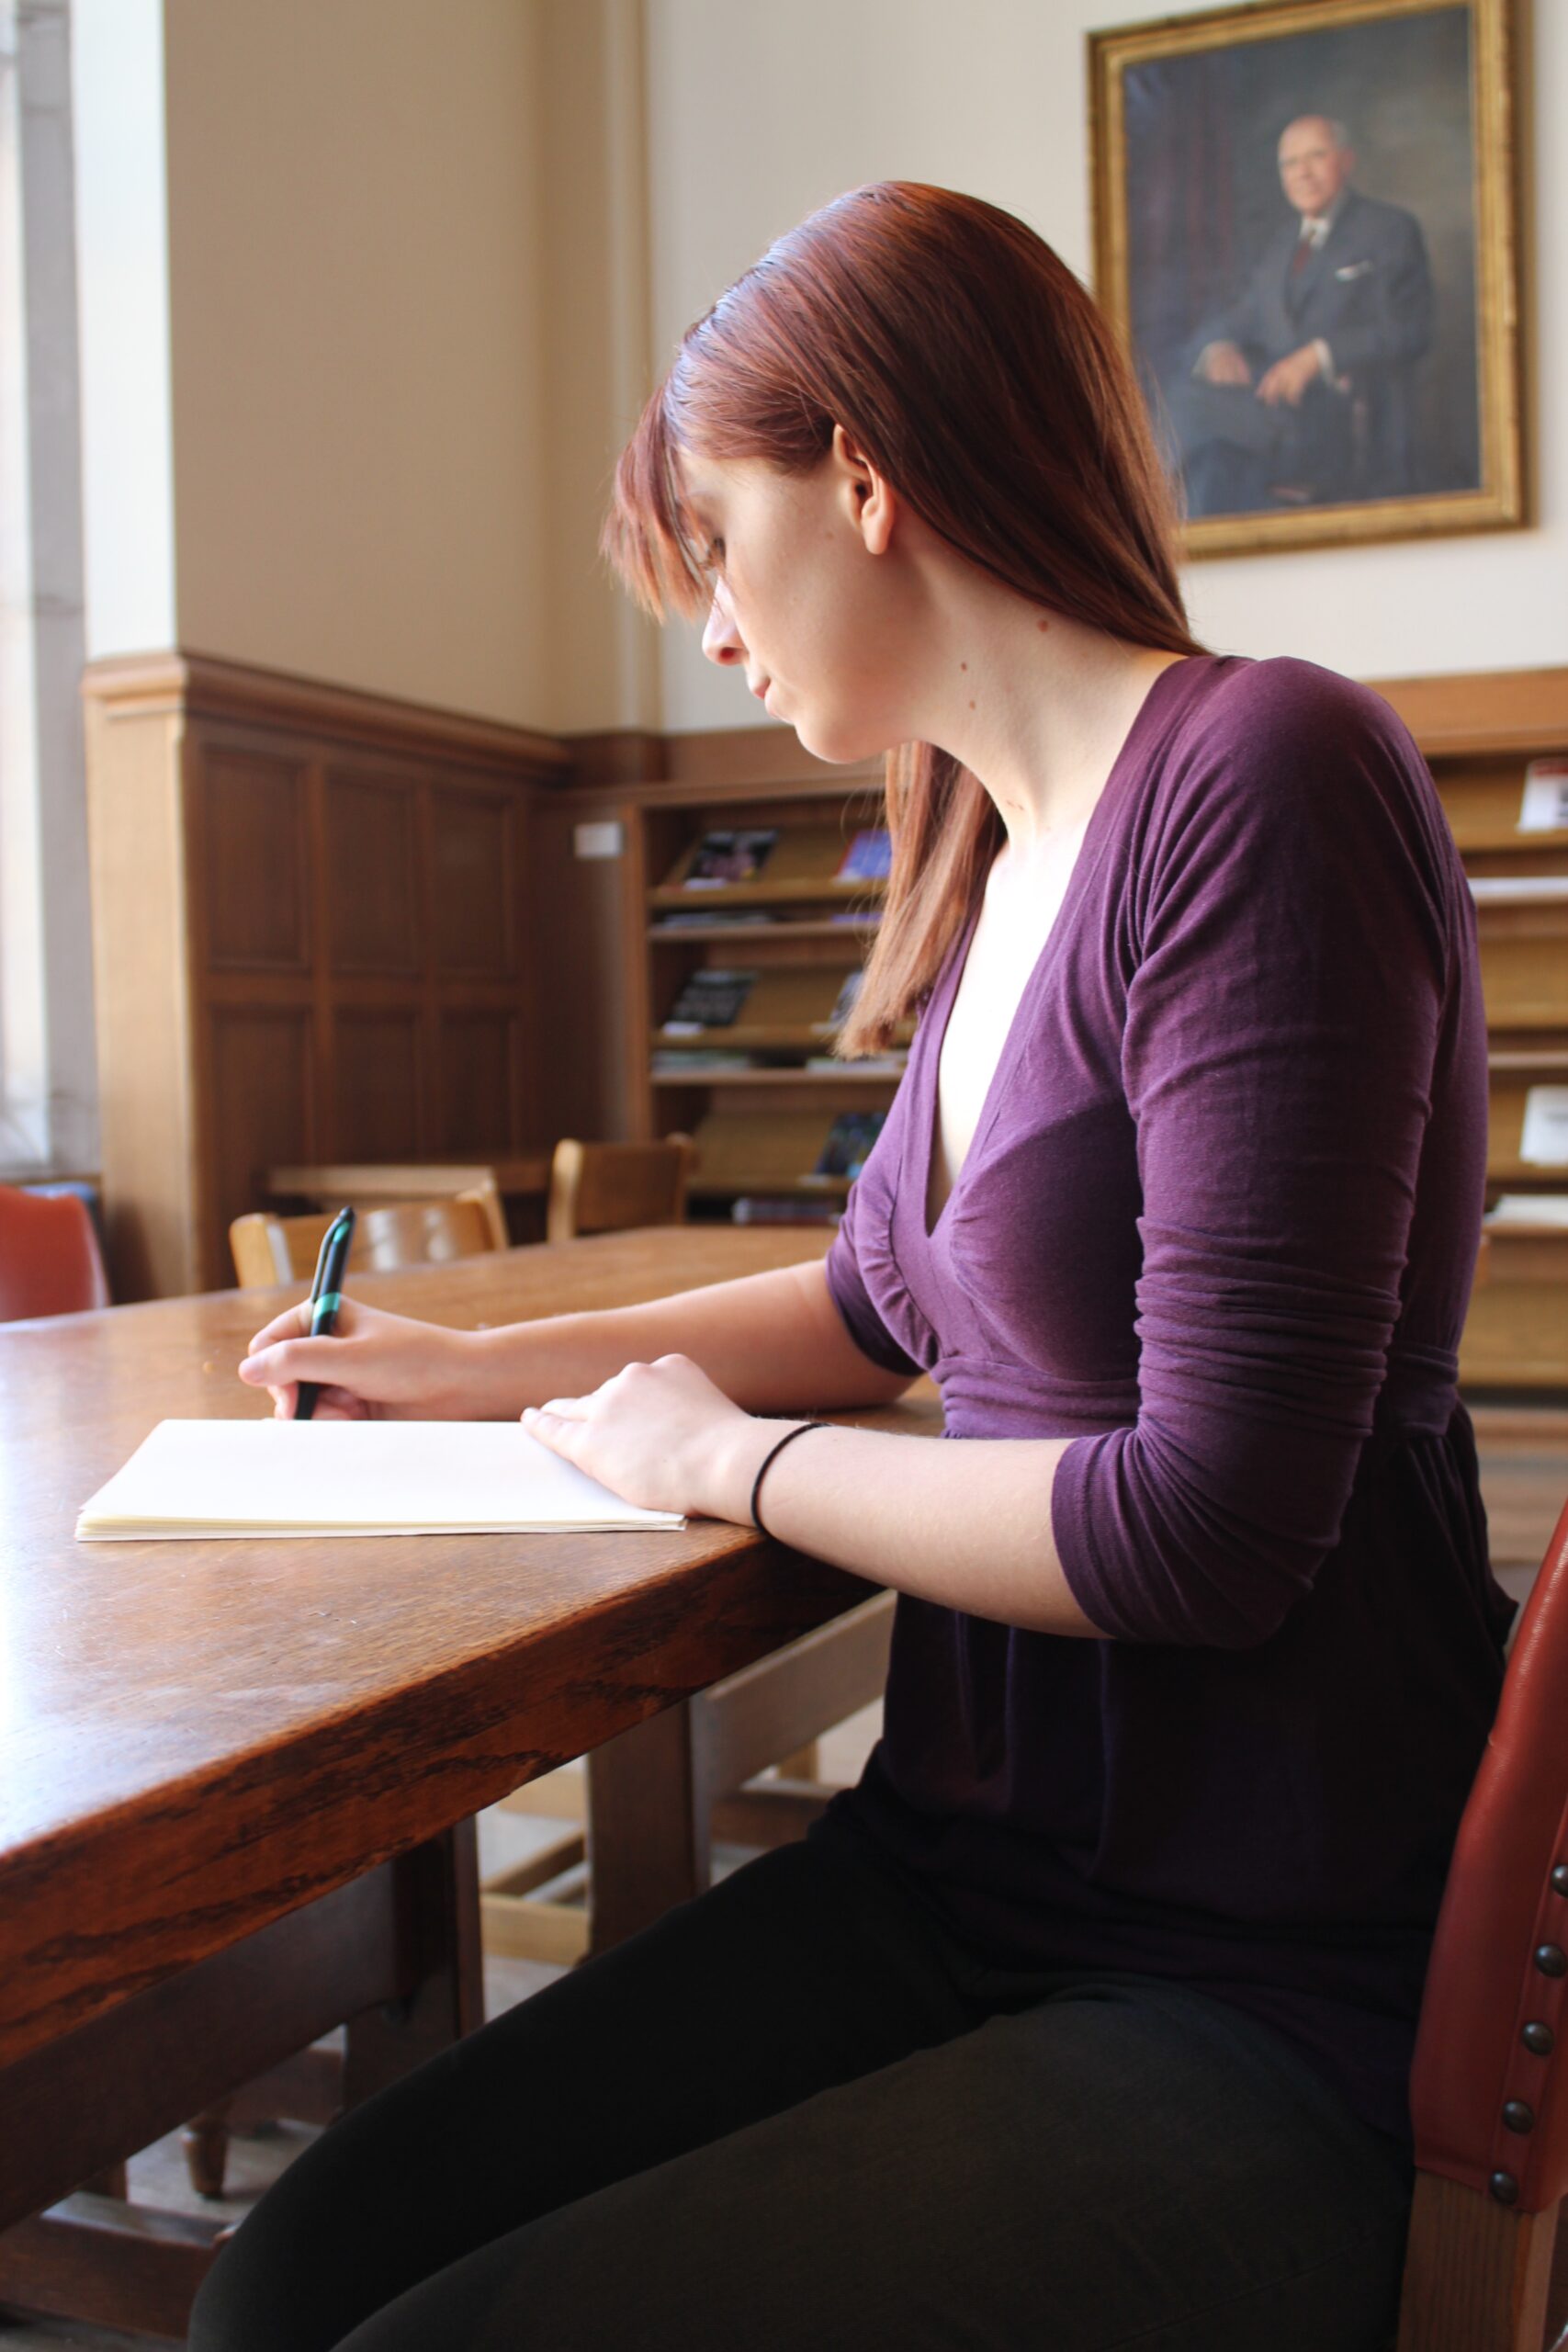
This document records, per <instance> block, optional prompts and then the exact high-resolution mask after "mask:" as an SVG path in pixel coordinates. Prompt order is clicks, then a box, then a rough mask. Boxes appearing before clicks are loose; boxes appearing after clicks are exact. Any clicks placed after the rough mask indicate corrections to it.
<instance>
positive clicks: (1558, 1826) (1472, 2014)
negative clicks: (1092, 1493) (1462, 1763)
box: [1399, 1509, 1568, 2352]
mask: <svg viewBox="0 0 1568 2352" xmlns="http://www.w3.org/2000/svg"><path fill="white" fill-rule="evenodd" d="M1565 2035H1568V1509H1565V1510H1563V1513H1562V1518H1561V1519H1560V1520H1559V1521H1558V1522H1557V1529H1556V1532H1555V1533H1554V1535H1553V1536H1552V1539H1551V1544H1549V1545H1548V1547H1547V1553H1546V1559H1545V1563H1544V1565H1543V1566H1542V1568H1541V1571H1540V1576H1539V1577H1537V1579H1536V1583H1535V1586H1534V1589H1532V1591H1531V1593H1530V1597H1529V1602H1528V1603H1527V1605H1526V1608H1525V1612H1524V1616H1523V1618H1522V1620H1521V1621H1520V1623H1519V1626H1518V1630H1517V1633H1516V1634H1515V1637H1514V1644H1513V1648H1512V1651H1511V1653H1510V1655H1509V1660H1508V1671H1507V1675H1506V1679H1505V1681H1504V1684H1503V1696H1502V1700H1501V1702H1500V1704H1499V1706H1498V1710H1497V1720H1496V1723H1495V1725H1494V1727H1493V1730H1492V1735H1491V1737H1490V1738H1489V1740H1488V1741H1487V1744H1486V1752H1485V1755H1484V1756H1483V1758H1482V1763H1481V1769H1480V1770H1479V1772H1478V1773H1477V1774H1476V1778H1475V1784H1474V1787H1473V1788H1472V1791H1471V1794H1470V1801H1469V1803H1468V1804H1467V1805H1466V1807H1465V1811H1464V1818H1463V1820H1462V1822H1461V1825H1460V1833H1459V1839H1458V1843H1457V1844H1456V1846H1455V1849H1454V1857H1453V1861H1452V1864H1451V1866H1450V1871H1449V1880H1448V1885H1447V1887H1446V1889H1445V1891H1444V1894H1443V1905H1442V1910H1441V1913H1440V1915H1439V1917H1438V1932H1437V1938H1436V1940H1435V1942H1434V1945H1433V1950H1432V1963H1431V1968H1430V1970H1429V1972H1428V1974H1427V1991H1426V1997H1425V1999H1424V2001H1423V2003H1422V2007H1421V2025H1420V2031H1419V2034H1418V2036H1417V2039H1416V2065H1415V2072H1414V2075H1413V2077H1412V2081H1411V2111H1412V2116H1413V2118H1414V2121H1415V2127H1416V2201H1415V2206H1414V2209H1413V2211H1412V2214H1411V2222H1410V2238H1409V2246H1408V2252H1407V2256H1406V2262H1405V2273H1404V2295H1403V2298H1402V2301H1401V2305H1400V2328H1399V2352H1544V2347H1546V2346H1550V2345H1553V2344H1555V2343H1556V2341H1557V2338H1558V2335H1559V2334H1560V2333H1561V2331H1562V2328H1563V2327H1564V2326H1565V2325H1568V2232H1562V2233H1560V2228H1559V2224H1560V2222H1561V2220H1562V2199H1563V2194H1564V2191H1565V2190H1568V2052H1564V2051H1563V2049H1562V2047H1560V2045H1562V2042H1563V2040H1564V2036H1565ZM1554 2271H1555V2277H1554Z"/></svg>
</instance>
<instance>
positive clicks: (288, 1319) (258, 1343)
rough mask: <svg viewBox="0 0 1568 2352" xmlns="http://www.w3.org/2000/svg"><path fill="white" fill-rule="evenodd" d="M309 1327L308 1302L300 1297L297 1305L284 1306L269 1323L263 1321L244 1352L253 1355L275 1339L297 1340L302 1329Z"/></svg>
mask: <svg viewBox="0 0 1568 2352" xmlns="http://www.w3.org/2000/svg"><path fill="white" fill-rule="evenodd" d="M309 1329H310V1300H309V1299H308V1298H302V1299H301V1300H300V1301H299V1305H298V1306H286V1307H285V1308H284V1310H283V1312H282V1314H281V1315H275V1316H274V1317H273V1318H272V1321H271V1322H270V1323H264V1324H263V1325H262V1327H261V1329H260V1330H259V1331H258V1332H257V1333H256V1335H255V1337H254V1340H252V1341H251V1344H250V1346H249V1347H248V1348H247V1349H246V1351H245V1353H246V1354H247V1355H252V1356H254V1354H255V1353H256V1351H257V1350H258V1349H260V1348H270V1347H271V1346H272V1344H273V1342H274V1341H275V1340H297V1339H298V1338H299V1335H300V1333H301V1332H302V1331H308V1330H309Z"/></svg>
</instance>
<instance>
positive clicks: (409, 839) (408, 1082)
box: [86, 656, 570, 1299]
mask: <svg viewBox="0 0 1568 2352" xmlns="http://www.w3.org/2000/svg"><path fill="white" fill-rule="evenodd" d="M86 686H87V697H88V744H89V757H88V792H89V821H90V839H91V849H92V862H93V899H94V942H95V956H96V978H97V1007H98V1037H99V1061H100V1074H101V1100H102V1115H103V1174H104V1195H105V1204H106V1209H107V1227H108V1239H109V1251H110V1259H111V1276H112V1280H113V1283H114V1288H115V1295H116V1296H117V1298H122V1299H124V1298H135V1297H141V1296H147V1295H161V1294H166V1293H170V1292H175V1291H191V1290H201V1289H209V1288H213V1287H217V1286H220V1285H227V1284H228V1283H231V1281H232V1279H233V1272H232V1268H231V1263H230V1259H229V1249H228V1238H227V1236H228V1226H229V1221H230V1219H231V1217H234V1216H239V1215H241V1214H242V1213H243V1211H245V1210H247V1209H252V1208H255V1207H256V1206H258V1205H259V1204H260V1201H261V1192H260V1184H259V1180H260V1175H261V1171H262V1170H265V1169H266V1168H268V1167H270V1166H274V1165H276V1164H278V1163H280V1162H285V1161H322V1160H333V1161H344V1160H388V1159H434V1158H438V1157H443V1156H448V1155H452V1154H460V1155H462V1156H464V1157H465V1158H468V1159H475V1160H482V1159H488V1158H490V1157H491V1156H493V1155H496V1154H503V1155H504V1154H508V1153H515V1152H517V1151H519V1150H521V1149H523V1148H525V1147H527V1146H529V1145H531V1144H535V1143H536V1142H538V1141H539V1140H541V1139H542V1138H543V1136H544V1135H545V1130H546V1114H544V1113H543V1111H542V1109H541V1106H540V1105H539V1103H538V1100H537V1084H536V1026H537V1022H536V1005H537V990H536V985H535V977H536V976H535V972H534V966H533V937H532V933H531V929H530V925H529V922H528V915H527V909H528V899H529V874H528V857H529V846H528V833H529V817H530V809H531V806H532V803H533V801H534V799H535V798H536V797H537V795H538V794H539V793H540V792H541V790H543V789H545V788H547V786H549V785H551V784H552V783H557V782H559V781H561V780H563V779H564V778H565V776H566V775H568V774H569V772H570V755H569V754H568V752H567V751H566V749H565V747H564V746H563V745H560V744H558V743H553V742H551V741H548V740H547V739H545V738H542V737H532V736H527V735H523V734H520V733H517V732H515V731H514V730H513V729H505V728H500V727H488V726H485V725H483V724H482V723H479V722H474V721H470V720H465V719H460V718H447V717H446V716H445V715H444V714H441V713H437V712H430V711H423V710H417V709H412V708H410V707H404V706H400V705H397V704H393V703H387V702H383V701H381V700H379V699H378V698H377V697H373V696H370V695H354V694H349V693H345V692H341V691H338V690H336V689H332V688H326V687H320V686H314V685H311V684H310V683H309V682H306V681H301V680H293V679H285V678H279V677H276V676H275V675H273V674H271V673H265V672H256V671H248V670H242V669H240V668H239V667H238V666H237V665H233V664H227V663H219V662H202V661H200V660H197V659H196V658H195V657H179V656H169V657H164V659H162V660H160V661H157V662H153V661H148V662H105V663H101V664H98V665H96V666H95V668H94V669H93V670H92V671H90V672H89V673H88V677H87V682H86Z"/></svg>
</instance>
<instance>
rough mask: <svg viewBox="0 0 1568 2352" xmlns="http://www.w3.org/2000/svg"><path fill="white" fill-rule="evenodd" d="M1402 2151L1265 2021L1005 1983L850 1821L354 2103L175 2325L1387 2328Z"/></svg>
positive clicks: (627, 2342)
mask: <svg viewBox="0 0 1568 2352" xmlns="http://www.w3.org/2000/svg"><path fill="white" fill-rule="evenodd" d="M1409 2193H1410V2174H1409V2167H1408V2165H1407V2163H1406V2161H1405V2159H1404V2156H1403V2155H1402V2154H1400V2153H1399V2152H1398V2151H1397V2150H1396V2149H1395V2148H1394V2147H1393V2144H1392V2143H1390V2142H1388V2141H1386V2140H1384V2139H1383V2138H1382V2136H1381V2135H1379V2134H1378V2133H1376V2132H1373V2131H1369V2130H1368V2129H1366V2128H1365V2127H1364V2126H1363V2125H1361V2124H1360V2123H1359V2122H1358V2121H1357V2120H1356V2119H1355V2118H1354V2117H1353V2116H1352V2115H1351V2114H1350V2113H1349V2112H1348V2109H1346V2108H1345V2106H1344V2105H1343V2103H1342V2102H1341V2100H1340V2099H1339V2098H1338V2097H1337V2094H1336V2093H1335V2092H1334V2091H1332V2090H1330V2089H1329V2088H1328V2087H1327V2086H1325V2085H1324V2084H1323V2083H1322V2082H1321V2081H1320V2080H1319V2079H1318V2077H1317V2076H1316V2075H1314V2073H1313V2072H1312V2071H1311V2070H1310V2069H1309V2068H1308V2066H1307V2065H1306V2064H1305V2063H1304V2062H1303V2060H1301V2059H1299V2058H1298V2057H1297V2056H1296V2054H1295V2053H1294V2052H1293V2051H1292V2050H1291V2049H1290V2048H1289V2047H1288V2046H1287V2044H1286V2043H1285V2042H1283V2041H1281V2040H1280V2039H1279V2038H1278V2037H1277V2036H1276V2035H1274V2034H1273V2033H1272V2032H1271V2031H1270V2030H1269V2029H1267V2028H1266V2027H1264V2026H1261V2025H1258V2024H1256V2023H1254V2022H1253V2021H1251V2020H1250V2019H1248V2018H1244V2017H1242V2016H1241V2015H1240V2014H1239V2013H1237V2012H1235V2011H1234V2010H1232V2009H1229V2008H1226V2007H1224V2006H1222V2005H1221V2004H1220V2003H1218V2002H1215V2001H1213V2000H1211V1999H1209V1998H1207V1997H1205V1996H1201V1995H1198V1994H1194V1993H1189V1992H1187V1991H1185V1990H1184V1989H1182V1988H1181V1987H1179V1986H1175V1985H1166V1984H1159V1983H1156V1982H1154V1981H1153V1980H1151V1979H1149V1978H1141V1977H1132V1976H1125V1975H1122V1976H1116V1975H1096V1976H1086V1975H1083V1974H1081V1973H1079V1974H1077V1975H1074V1976H1070V1977H1069V1976H1065V1975H1049V1974H1034V1975H1032V1976H1028V1977H1025V1976H1021V1975H1018V1974H1014V1973H1006V1974H1004V1973H999V1972H998V1971H996V1970H994V1969H990V1968H987V1967H986V1966H984V1965H982V1964H981V1963H979V1962H976V1960H975V1958H974V1957H973V1955H971V1954H968V1953H966V1952H965V1951H963V1950H962V1949H960V1948H958V1947H956V1946H955V1945H954V1944H953V1941H952V1940H951V1939H949V1938H948V1937H947V1936H946V1935H945V1933H944V1932H943V1930H942V1928H941V1927H940V1925H939V1924H938V1923H936V1922H935V1921H934V1920H933V1919H932V1918H931V1916H930V1915H929V1913H928V1912H927V1910H926V1909H925V1907H924V1906H923V1905H920V1904H919V1903H918V1902H917V1901H916V1900H914V1899H913V1898H911V1897H910V1896H909V1895H908V1894H905V1892H904V1891H903V1890H902V1889H901V1888H900V1887H898V1886H897V1884H895V1883H894V1882H893V1881H892V1880H891V1879H890V1878H888V1877H887V1876H886V1874H885V1873H884V1872H883V1871H882V1870H881V1869H880V1868H878V1867H877V1866H875V1865H874V1862H873V1861H872V1860H871V1859H870V1858H869V1857H868V1856H866V1855H865V1854H863V1852H862V1850H861V1848H860V1845H859V1842H858V1840H857V1839H856V1838H854V1837H853V1835H852V1833H850V1832H848V1831H846V1830H843V1829H837V1830H833V1829H829V1833H828V1834H826V1835H823V1834H818V1835H817V1836H814V1837H813V1838H811V1839H810V1840H808V1841H807V1844H805V1845H803V1846H793V1847H787V1848H784V1849H782V1850H781V1851H779V1852H777V1853H774V1854H770V1855H767V1856H765V1857H764V1858H763V1859H762V1860H760V1861H757V1862H754V1863H752V1864H751V1865H750V1867H749V1868H747V1869H745V1870H743V1871H738V1872H737V1873H736V1874H735V1876H734V1877H732V1878H730V1879H728V1880H726V1881H725V1882H724V1883H722V1884H721V1885H719V1886H717V1887H716V1888H715V1889H714V1890H713V1892H712V1893H711V1894H705V1895H704V1896H702V1897H701V1898H700V1900H699V1901H697V1902H695V1903H693V1904H688V1905H685V1906H684V1907H683V1908H682V1909H681V1910H679V1911H676V1912H673V1913H671V1915H670V1917H668V1918H666V1919H664V1920H662V1921H660V1924H659V1925H658V1926H657V1927H655V1928H650V1929H649V1931H648V1933H646V1934H645V1935H642V1936H639V1937H637V1938H636V1939H634V1940H633V1941H631V1942H629V1943H627V1944H625V1945H622V1946H621V1947H620V1948H619V1949H618V1950H616V1951H612V1952H609V1953H607V1954H605V1955H604V1958H602V1959H600V1960H596V1961H593V1962H590V1963H589V1964H588V1965H587V1966H585V1967H583V1968H580V1969H578V1970H576V1971H574V1972H573V1973H571V1974H570V1975H569V1976H566V1977H564V1978H562V1979H561V1980H560V1981H559V1982H558V1983H557V1984H555V1985H550V1986H549V1987H548V1988H547V1990H546V1991H545V1992H542V1993H539V1994H537V1995H536V1996H535V1997H534V1998H533V1999H532V2000H529V2001H525V2002H524V2003H522V2004H521V2006H520V2007H517V2008H515V2009H513V2010H510V2011H509V2012H508V2013H507V2014H506V2015H505V2016H503V2017H501V2018H497V2019H496V2020H495V2022H494V2023H493V2024H491V2025H490V2026H487V2027H486V2028H485V2030H483V2031H482V2032H480V2033H478V2034H475V2035H473V2036H472V2037H471V2038H470V2039H469V2040H468V2041H466V2042H464V2043H462V2044H460V2045H459V2046H458V2047H457V2048H456V2049H454V2050H452V2051H451V2052H447V2053H446V2054H445V2055H444V2056H442V2057H441V2058H438V2059H436V2060H435V2061H434V2062H433V2063H432V2064H430V2065H428V2066H426V2067H425V2068H423V2070H422V2071H421V2072H420V2073H419V2074H417V2075H412V2076H411V2077H410V2078H409V2079H408V2080H407V2081H406V2082H403V2083H400V2084H396V2085H394V2086H393V2087H392V2088H391V2089H389V2090H388V2091H385V2092H383V2093H382V2094H381V2095H380V2096H379V2097H378V2098H375V2099H372V2100H370V2101H368V2102H367V2104H366V2105H365V2106H364V2107H362V2108H359V2109H355V2111H354V2112H353V2113H352V2114H350V2115H348V2116H346V2117H344V2120H342V2121H341V2122H339V2123H337V2124H335V2125H333V2129H332V2130H331V2131H328V2132H327V2133H325V2134H324V2135H323V2137H322V2138H321V2140H320V2141H319V2142H318V2143H317V2144H316V2145H315V2146H314V2147H313V2148H311V2149H310V2151H309V2152H308V2153H307V2154H305V2155H303V2156H302V2157H301V2158H300V2159H299V2162H298V2163H296V2164H295V2165H292V2166H291V2167H290V2168H289V2170H288V2172H287V2173H285V2174H284V2176H283V2177H282V2179H281V2180H280V2181H279V2182H278V2183H277V2185H276V2188H273V2189H272V2190H271V2191H270V2193H269V2194H268V2195H267V2196H266V2197H265V2199H263V2201H262V2203H261V2204H260V2205H259V2206H258V2208H257V2209H256V2211H255V2212H254V2215H253V2216H252V2217H251V2219H250V2220H249V2221H247V2222H246V2223H245V2224H244V2227H243V2229H242V2230H241V2232H240V2233H239V2236H238V2237H237V2238H236V2239H235V2241H234V2242H233V2244H232V2245H231V2246H230V2248H229V2249H228V2251H227V2252H226V2253H225V2254H224V2255H223V2256H222V2257H221V2258H220V2261H219V2263H218V2264H217V2266H216V2267H215V2268H214V2270H213V2271H212V2273H211V2274H210V2276H209V2279H208V2282H207V2284H206V2285H205V2287H204V2288H203V2290H202V2292H201V2294H200V2297H199V2298H198V2301H197V2311H196V2315H195V2318H194V2321H193V2324H192V2330H191V2335H190V2339H189V2342H190V2346H191V2352H327V2347H328V2346H339V2347H343V2352H415V2347H418V2352H513V2347H517V2352H523V2347H529V2352H708V2347H734V2352H786V2347H787V2352H836V2347H840V2346H841V2347H843V2352H883V2347H886V2352H922V2348H923V2347H927V2346H929V2347H931V2348H932V2352H936V2347H942V2352H955V2347H958V2346H977V2347H979V2346H983V2347H987V2352H989V2347H1002V2346H1008V2347H1015V2346H1016V2347H1025V2346H1027V2347H1028V2348H1029V2352H1090V2347H1093V2352H1109V2347H1111V2346H1134V2345H1135V2346H1138V2348H1139V2352H1244V2347H1245V2352H1383V2348H1384V2347H1385V2346H1386V2344H1387V2342H1388V2338H1389V2332H1390V2329H1391V2327H1392V2324H1393V2307H1394V2303H1395V2301H1396V2297H1397V2288H1398V2277H1399V2269H1400V2262H1401V2256H1402V2252H1403V2245H1404V2225H1405V2216H1406V2211H1407V2207H1408V2202H1409Z"/></svg>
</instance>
